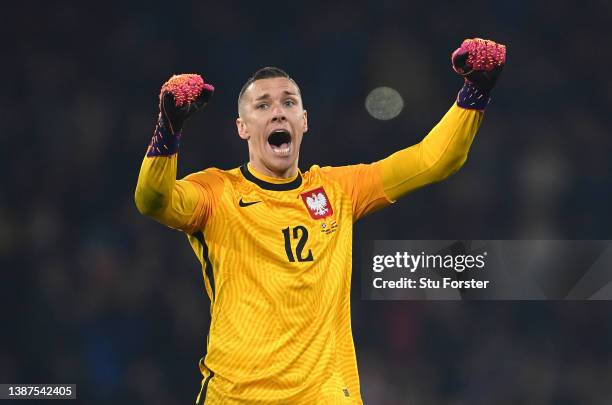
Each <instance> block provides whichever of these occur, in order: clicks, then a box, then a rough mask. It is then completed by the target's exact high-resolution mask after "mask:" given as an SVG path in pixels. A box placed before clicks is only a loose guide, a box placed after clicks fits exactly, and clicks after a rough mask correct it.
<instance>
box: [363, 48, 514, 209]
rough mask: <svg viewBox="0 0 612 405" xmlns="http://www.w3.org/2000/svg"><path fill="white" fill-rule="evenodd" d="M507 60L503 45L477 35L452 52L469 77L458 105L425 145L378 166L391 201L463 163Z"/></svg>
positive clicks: (457, 66) (458, 68)
mask: <svg viewBox="0 0 612 405" xmlns="http://www.w3.org/2000/svg"><path fill="white" fill-rule="evenodd" d="M505 59H506V47H505V46H504V45H500V44H497V43H495V42H493V41H488V40H483V39H478V38H476V39H469V40H465V41H464V42H463V44H462V45H461V47H460V48H458V49H457V50H456V51H455V52H453V54H452V56H451V60H452V64H453V68H454V70H455V71H456V72H457V73H458V74H460V75H462V76H463V77H465V83H464V86H463V88H462V89H461V90H460V91H459V94H458V96H457V100H456V103H454V104H453V106H452V107H451V108H450V110H449V111H448V112H447V113H446V115H444V117H443V118H442V120H441V121H440V122H439V123H438V124H437V125H436V126H435V127H434V128H433V129H432V130H431V132H430V133H429V134H428V135H427V136H426V137H425V138H424V139H423V140H422V141H421V142H420V143H418V144H416V145H413V146H411V147H409V148H406V149H403V150H401V151H399V152H396V153H394V154H392V155H391V156H389V157H387V158H385V159H383V160H380V161H378V162H376V163H374V164H373V166H375V167H377V168H378V170H379V173H380V176H381V180H382V184H383V189H384V192H385V195H386V196H387V197H388V198H389V200H391V201H395V200H397V199H398V198H400V197H401V196H403V195H405V194H408V193H410V192H411V191H414V190H416V189H418V188H420V187H423V186H425V185H427V184H430V183H434V182H437V181H441V180H443V179H445V178H446V177H448V176H450V175H451V174H453V173H454V172H456V171H457V170H458V169H459V168H460V167H461V166H462V165H463V163H464V162H465V161H466V159H467V154H468V151H469V149H470V146H471V144H472V141H473V140H474V136H475V135H476V131H477V130H478V128H479V127H480V124H481V122H482V119H483V116H484V109H485V108H486V106H487V104H488V103H489V101H490V93H491V90H492V89H493V87H494V86H495V82H496V81H497V78H498V76H499V74H500V73H501V70H502V69H503V67H504V64H505Z"/></svg>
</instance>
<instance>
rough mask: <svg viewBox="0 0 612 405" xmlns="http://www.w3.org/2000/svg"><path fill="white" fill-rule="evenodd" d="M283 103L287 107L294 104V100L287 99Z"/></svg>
mask: <svg viewBox="0 0 612 405" xmlns="http://www.w3.org/2000/svg"><path fill="white" fill-rule="evenodd" d="M285 105H286V106H287V107H291V106H294V105H295V101H294V100H287V101H285Z"/></svg>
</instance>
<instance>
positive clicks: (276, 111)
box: [272, 104, 287, 122]
mask: <svg viewBox="0 0 612 405" xmlns="http://www.w3.org/2000/svg"><path fill="white" fill-rule="evenodd" d="M286 120H287V117H286V116H285V110H283V108H282V106H281V105H278V104H276V105H274V107H272V122H282V121H286Z"/></svg>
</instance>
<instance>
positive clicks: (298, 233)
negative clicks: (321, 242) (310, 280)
mask: <svg viewBox="0 0 612 405" xmlns="http://www.w3.org/2000/svg"><path fill="white" fill-rule="evenodd" d="M290 230H291V227H289V226H288V227H286V228H285V229H283V236H284V237H285V252H286V253H287V259H289V261H290V262H295V258H296V257H297V261H298V262H312V261H313V258H312V251H311V250H310V249H308V254H307V255H306V257H304V256H303V255H302V254H303V252H304V247H305V246H306V242H307V241H308V229H306V227H305V226H303V225H298V226H295V227H293V239H295V240H297V241H298V243H297V245H296V247H295V256H294V255H293V248H292V246H291V234H290V232H289V231H290Z"/></svg>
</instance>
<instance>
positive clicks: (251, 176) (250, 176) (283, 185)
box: [240, 163, 302, 191]
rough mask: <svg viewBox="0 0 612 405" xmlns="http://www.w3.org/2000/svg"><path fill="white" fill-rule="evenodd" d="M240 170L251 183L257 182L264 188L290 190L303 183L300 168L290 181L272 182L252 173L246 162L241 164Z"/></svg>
mask: <svg viewBox="0 0 612 405" xmlns="http://www.w3.org/2000/svg"><path fill="white" fill-rule="evenodd" d="M240 172H241V173H242V175H243V176H244V178H245V179H247V180H248V181H250V182H251V183H255V184H257V185H258V186H259V187H261V188H263V189H264V190H272V191H288V190H295V189H296V188H298V187H300V186H301V185H302V173H301V172H300V171H299V170H298V174H297V176H296V177H295V179H293V180H291V181H290V182H288V183H271V182H269V181H265V180H262V179H260V178H258V177H256V176H255V175H254V174H253V173H251V171H250V170H249V168H248V166H247V164H246V163H245V164H243V165H242V166H240Z"/></svg>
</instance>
